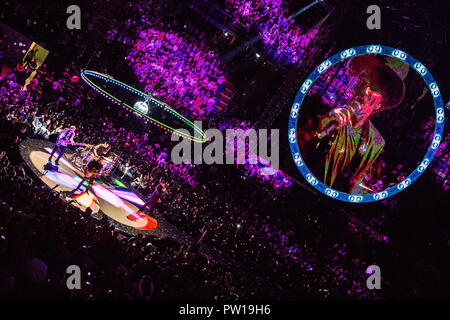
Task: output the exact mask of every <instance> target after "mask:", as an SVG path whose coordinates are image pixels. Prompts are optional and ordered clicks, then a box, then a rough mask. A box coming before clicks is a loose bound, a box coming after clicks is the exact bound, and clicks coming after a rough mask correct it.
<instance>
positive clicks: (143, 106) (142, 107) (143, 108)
mask: <svg viewBox="0 0 450 320" xmlns="http://www.w3.org/2000/svg"><path fill="white" fill-rule="evenodd" d="M133 108H134V109H136V110H137V111H139V112H140V113H143V114H147V113H148V104H147V103H145V102H144V101H138V102H136V103H135V104H134V106H133Z"/></svg>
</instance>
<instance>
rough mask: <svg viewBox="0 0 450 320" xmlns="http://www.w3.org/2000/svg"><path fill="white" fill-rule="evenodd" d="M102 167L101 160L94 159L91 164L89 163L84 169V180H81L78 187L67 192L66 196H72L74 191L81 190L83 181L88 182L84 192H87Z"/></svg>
mask: <svg viewBox="0 0 450 320" xmlns="http://www.w3.org/2000/svg"><path fill="white" fill-rule="evenodd" d="M102 167H103V158H99V159H94V160H92V161H91V162H89V163H88V164H87V165H86V167H85V168H84V178H83V179H82V180H81V182H80V183H79V184H78V186H77V187H76V188H75V189H73V190H72V191H70V192H68V194H73V193H75V191H77V190H78V189H80V188H81V186H82V185H83V183H84V182H85V181H87V182H88V185H87V187H86V190H85V191H84V192H88V191H89V190H90V189H91V187H92V184H93V183H94V180H95V178H96V177H97V176H98V175H100V170H101V169H102Z"/></svg>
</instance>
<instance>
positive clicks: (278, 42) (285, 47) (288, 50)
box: [226, 0, 318, 63]
mask: <svg viewBox="0 0 450 320" xmlns="http://www.w3.org/2000/svg"><path fill="white" fill-rule="evenodd" d="M226 3H227V10H229V11H230V12H231V13H232V15H234V16H235V17H236V18H237V19H238V20H239V21H240V22H241V23H243V24H245V25H246V26H247V27H250V26H253V25H256V27H257V29H258V32H259V34H260V35H261V37H262V39H263V41H264V43H265V44H266V45H267V46H268V47H273V48H275V55H277V56H279V55H281V54H284V55H286V56H287V57H288V59H289V60H290V61H291V62H292V63H298V62H299V61H300V60H301V58H302V56H303V54H304V52H305V50H306V48H307V46H308V44H309V42H310V41H311V39H313V38H314V37H315V36H316V35H317V32H318V29H317V28H316V29H313V30H312V31H310V32H306V31H305V30H302V29H301V27H300V26H298V25H296V24H295V20H294V19H293V18H291V17H290V16H288V12H287V9H286V8H285V7H284V6H283V3H282V0H275V1H272V0H227V1H226Z"/></svg>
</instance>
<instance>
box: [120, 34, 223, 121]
mask: <svg viewBox="0 0 450 320" xmlns="http://www.w3.org/2000/svg"><path fill="white" fill-rule="evenodd" d="M127 59H128V61H129V63H130V64H131V65H132V67H133V70H134V72H135V74H136V75H137V77H138V79H139V80H140V81H141V82H144V83H145V89H146V90H147V91H148V92H150V93H151V94H152V95H154V96H155V97H157V98H159V99H161V100H162V101H165V102H167V103H168V104H170V105H171V106H173V107H174V108H175V109H177V110H179V112H181V113H182V114H183V115H184V116H186V117H187V118H189V119H195V120H200V119H205V118H206V117H207V116H208V115H210V114H211V113H212V112H213V110H214V106H215V105H216V102H217V99H218V92H219V90H220V89H221V87H222V84H223V82H224V81H225V75H224V71H223V67H222V66H221V65H220V62H218V60H217V59H216V57H215V53H214V52H213V51H211V50H210V51H207V50H206V49H205V48H202V46H200V45H199V44H197V42H196V41H194V40H193V39H189V37H187V36H185V37H183V36H181V35H178V34H177V33H174V32H164V31H160V30H157V29H154V28H149V29H143V30H141V31H140V32H139V34H138V37H137V39H136V40H135V41H134V42H133V44H132V48H131V50H130V54H129V55H128V56H127Z"/></svg>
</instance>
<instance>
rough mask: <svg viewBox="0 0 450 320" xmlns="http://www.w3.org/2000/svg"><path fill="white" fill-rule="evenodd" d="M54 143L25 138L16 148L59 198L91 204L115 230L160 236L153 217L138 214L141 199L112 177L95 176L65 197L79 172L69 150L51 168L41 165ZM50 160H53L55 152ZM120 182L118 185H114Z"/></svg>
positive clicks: (81, 205) (78, 178)
mask: <svg viewBox="0 0 450 320" xmlns="http://www.w3.org/2000/svg"><path fill="white" fill-rule="evenodd" d="M53 147H54V143H51V142H49V141H45V140H35V139H28V140H25V141H23V142H22V143H21V144H20V147H19V150H20V154H21V156H22V158H23V159H24V161H25V163H26V164H27V165H28V166H29V167H30V168H31V170H32V171H33V172H34V173H35V174H36V176H37V177H38V178H39V179H41V180H42V182H43V183H45V184H46V185H47V186H48V187H49V188H50V189H52V190H54V191H56V192H59V194H60V197H61V199H62V200H64V201H66V202H70V203H71V204H72V205H74V206H76V207H78V208H79V209H80V210H82V211H86V210H87V208H91V210H92V214H93V215H94V217H97V218H101V217H102V215H105V216H106V217H107V218H108V219H109V221H110V222H111V224H113V225H114V226H115V227H116V228H117V229H118V230H120V231H123V232H126V233H130V234H137V233H144V234H148V235H153V236H156V237H159V236H160V231H159V230H158V223H157V221H156V219H154V218H152V217H150V216H148V215H144V214H142V213H140V214H138V213H137V211H138V208H139V207H140V206H141V205H143V204H144V201H143V200H142V199H141V197H139V196H138V195H137V194H136V193H135V192H133V191H132V190H129V189H128V188H127V187H126V186H125V184H122V183H121V182H120V181H118V180H117V179H116V184H112V183H108V182H107V181H101V180H95V182H94V184H93V185H92V188H91V190H89V191H88V192H87V193H86V192H85V186H82V187H81V189H80V190H78V191H77V195H76V196H74V197H69V196H66V195H64V192H65V191H71V190H73V189H75V188H76V186H77V185H78V184H79V183H80V181H81V179H82V177H83V173H82V170H81V168H77V167H76V166H75V165H74V164H73V163H72V162H71V161H69V159H70V156H71V153H70V152H71V151H69V149H67V151H66V154H65V155H63V157H61V159H60V161H59V166H58V167H54V166H53V168H52V169H51V170H46V169H48V167H46V169H44V166H45V165H47V164H48V158H49V157H50V154H51V152H52V149H53ZM52 161H55V156H54V157H53V159H52ZM118 185H121V186H122V187H120V186H118Z"/></svg>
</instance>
